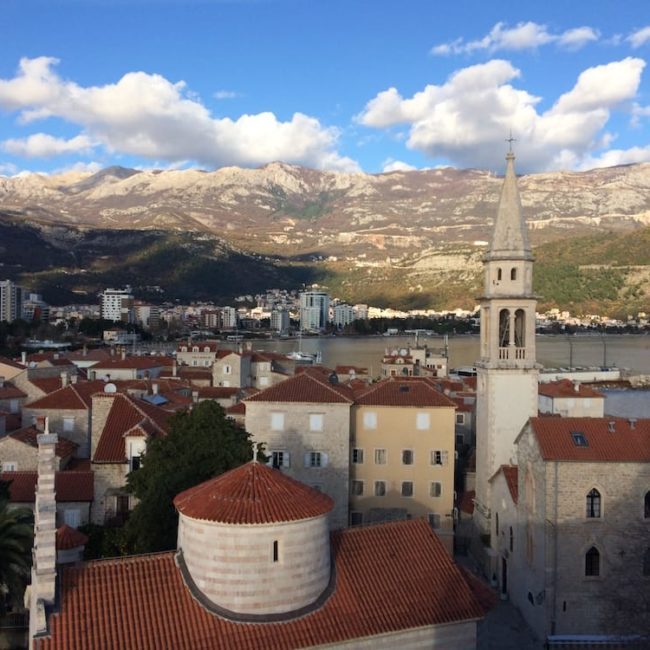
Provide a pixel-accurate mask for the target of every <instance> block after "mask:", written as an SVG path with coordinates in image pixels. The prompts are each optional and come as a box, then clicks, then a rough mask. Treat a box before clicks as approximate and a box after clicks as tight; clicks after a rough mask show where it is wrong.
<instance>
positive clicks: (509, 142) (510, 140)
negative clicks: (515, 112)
mask: <svg viewBox="0 0 650 650" xmlns="http://www.w3.org/2000/svg"><path fill="white" fill-rule="evenodd" d="M506 142H507V143H508V153H512V143H513V142H517V138H513V137H512V129H510V137H509V138H506Z"/></svg>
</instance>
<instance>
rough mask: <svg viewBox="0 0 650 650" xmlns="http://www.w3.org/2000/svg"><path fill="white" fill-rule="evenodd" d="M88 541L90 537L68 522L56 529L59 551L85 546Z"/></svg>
mask: <svg viewBox="0 0 650 650" xmlns="http://www.w3.org/2000/svg"><path fill="white" fill-rule="evenodd" d="M87 543H88V537H87V536H86V535H84V534H83V533H82V532H81V531H78V530H76V529H75V528H72V527H71V526H68V524H63V526H60V527H59V528H57V529H56V550H57V551H69V550H70V549H73V548H78V547H79V546H85V545H86V544H87Z"/></svg>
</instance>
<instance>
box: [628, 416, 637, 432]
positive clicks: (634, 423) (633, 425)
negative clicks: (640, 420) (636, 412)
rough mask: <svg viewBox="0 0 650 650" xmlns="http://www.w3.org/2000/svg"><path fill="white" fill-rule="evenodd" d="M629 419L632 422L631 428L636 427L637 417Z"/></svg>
mask: <svg viewBox="0 0 650 650" xmlns="http://www.w3.org/2000/svg"><path fill="white" fill-rule="evenodd" d="M627 421H628V422H629V423H630V429H632V430H634V429H636V418H628V419H627Z"/></svg>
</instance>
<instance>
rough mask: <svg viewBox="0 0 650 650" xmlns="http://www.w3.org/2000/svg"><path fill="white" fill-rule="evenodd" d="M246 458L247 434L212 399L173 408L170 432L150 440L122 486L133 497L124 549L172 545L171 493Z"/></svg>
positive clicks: (175, 524) (248, 454) (175, 525)
mask: <svg viewBox="0 0 650 650" xmlns="http://www.w3.org/2000/svg"><path fill="white" fill-rule="evenodd" d="M251 458H252V444H251V441H250V435H249V434H248V433H247V432H246V431H244V430H243V429H241V428H240V427H238V426H236V425H235V424H234V423H233V422H232V421H231V420H229V419H228V418H226V416H225V412H224V410H223V409H222V408H221V406H219V404H217V403H216V402H213V401H210V400H208V401H205V402H201V403H199V404H198V405H196V406H195V407H194V408H193V409H192V410H191V411H182V412H180V413H176V414H175V415H174V416H173V417H172V419H171V421H170V431H169V435H167V436H165V437H162V438H156V439H153V440H150V442H149V444H148V446H147V454H146V457H145V459H144V462H143V464H142V467H141V468H140V469H138V470H136V471H134V472H131V473H130V474H129V476H128V482H127V489H128V490H129V491H130V492H131V493H132V494H133V495H134V496H136V497H137V498H138V505H137V506H136V507H135V508H134V510H133V512H132V513H131V515H130V517H129V519H128V521H127V523H126V526H125V529H124V543H125V546H126V549H127V550H128V552H131V553H151V552H155V551H163V550H169V549H173V548H175V547H176V533H177V528H178V515H177V513H176V510H175V508H174V505H173V499H174V497H175V496H176V495H177V494H178V493H179V492H182V491H183V490H186V489H188V488H191V487H193V486H195V485H198V484H199V483H202V482H203V481H207V480H208V479H210V478H213V477H214V476H217V475H219V474H221V473H223V472H225V471H227V470H230V469H233V468H235V467H238V466H239V465H242V464H243V463H245V462H247V461H249V460H250V459H251Z"/></svg>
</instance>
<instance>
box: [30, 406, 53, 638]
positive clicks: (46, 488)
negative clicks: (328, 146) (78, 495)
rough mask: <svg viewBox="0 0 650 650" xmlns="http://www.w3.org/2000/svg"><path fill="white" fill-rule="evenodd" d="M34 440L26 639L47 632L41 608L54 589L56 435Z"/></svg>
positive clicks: (49, 602) (46, 429) (48, 432)
mask: <svg viewBox="0 0 650 650" xmlns="http://www.w3.org/2000/svg"><path fill="white" fill-rule="evenodd" d="M37 441H38V482H37V485H36V504H35V509H34V550H33V566H32V583H31V585H30V587H29V600H30V607H29V609H30V616H29V618H30V622H29V628H30V630H29V631H30V637H31V638H33V637H34V636H35V635H36V634H39V633H43V632H46V631H47V618H46V615H45V608H46V607H47V606H51V605H53V604H54V595H55V586H56V493H55V487H54V479H55V476H56V454H55V448H56V444H57V442H58V436H57V435H56V434H55V433H50V430H49V424H48V421H47V419H46V420H45V433H43V434H41V435H39V436H38V437H37Z"/></svg>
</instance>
